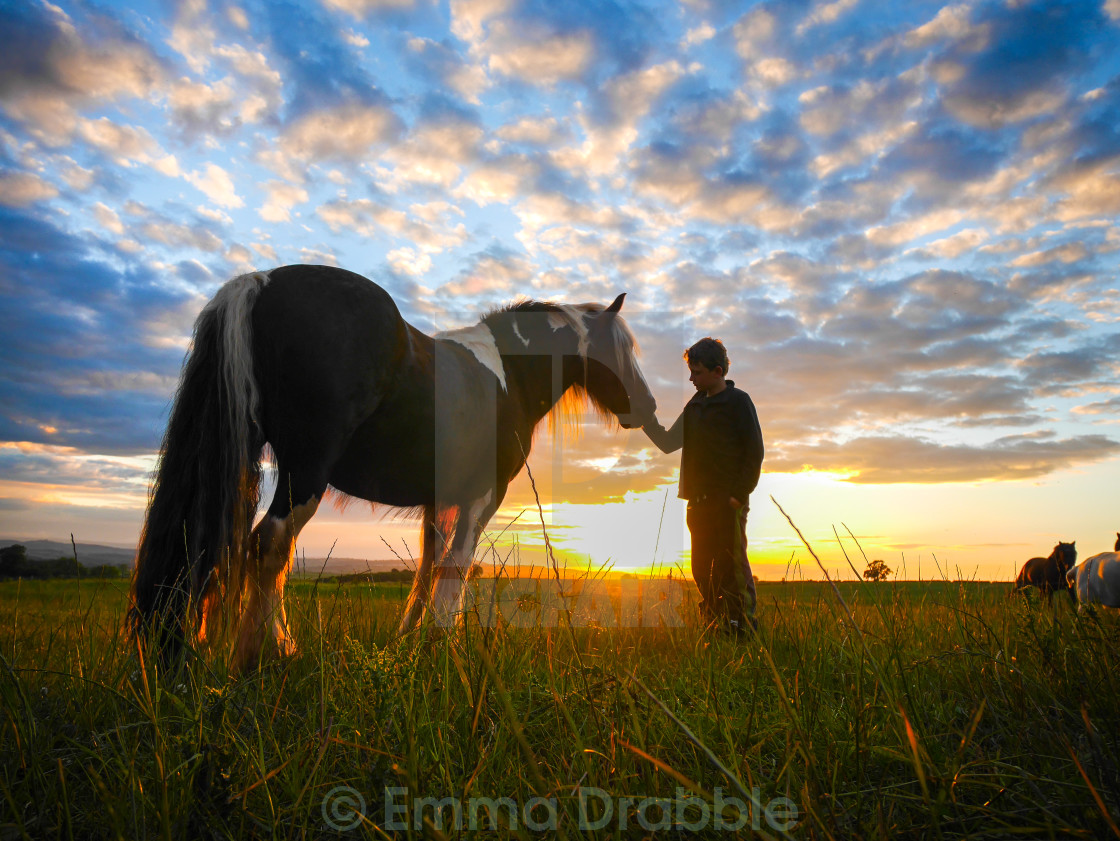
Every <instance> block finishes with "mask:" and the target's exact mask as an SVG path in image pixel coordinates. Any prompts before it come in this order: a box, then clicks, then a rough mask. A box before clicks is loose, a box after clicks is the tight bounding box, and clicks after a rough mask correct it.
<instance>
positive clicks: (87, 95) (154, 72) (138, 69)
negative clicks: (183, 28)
mask: <svg viewBox="0 0 1120 841" xmlns="http://www.w3.org/2000/svg"><path fill="white" fill-rule="evenodd" d="M0 29H2V30H3V31H4V33H5V35H6V37H5V48H4V51H3V57H2V58H0V107H2V108H3V110H4V111H5V112H6V113H7V114H8V115H9V116H10V117H12V118H14V119H16V120H18V121H20V122H21V123H23V124H25V125H26V126H27V128H28V129H29V131H31V132H32V133H33V134H34V135H35V136H37V137H38V138H40V139H41V140H43V141H44V142H45V143H48V144H50V145H53V146H58V145H62V144H63V143H65V142H66V141H67V140H68V139H69V138H70V136H71V135H72V134H73V132H74V130H75V128H76V127H77V124H78V114H79V112H80V111H81V110H82V109H84V108H86V107H90V106H93V105H94V104H96V103H98V102H111V101H114V100H118V99H132V98H145V97H147V96H148V95H149V94H150V93H151V92H152V91H154V90H156V89H158V88H159V86H160V85H161V84H162V82H163V79H164V76H165V71H164V68H163V65H162V64H161V62H160V61H159V59H158V58H157V57H156V55H155V54H154V53H153V52H152V51H151V49H149V48H148V47H147V46H146V45H145V44H143V43H141V42H139V41H138V40H136V39H135V38H134V37H132V36H131V35H130V34H128V33H127V32H126V31H125V30H124V28H123V27H122V26H121V25H120V24H119V23H118V22H117V21H116V20H114V19H113V18H111V17H109V16H108V15H106V14H89V15H88V16H87V17H86V18H85V19H84V20H81V21H78V22H75V20H74V19H73V18H71V17H70V15H68V14H67V13H66V12H64V11H63V10H62V9H60V8H58V7H57V6H51V5H47V4H43V5H40V4H38V3H9V4H4V5H3V7H2V8H0Z"/></svg>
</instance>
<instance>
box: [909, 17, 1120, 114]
mask: <svg viewBox="0 0 1120 841" xmlns="http://www.w3.org/2000/svg"><path fill="white" fill-rule="evenodd" d="M981 15H982V17H981V18H980V19H978V20H976V21H975V27H966V28H965V29H964V31H961V32H960V34H959V35H958V36H957V40H956V41H954V42H952V44H951V45H950V46H949V47H948V48H947V49H946V50H945V51H944V52H942V53H941V54H939V55H938V56H936V57H935V59H934V62H933V64H932V67H931V71H932V73H933V75H934V77H935V78H937V79H938V80H939V81H940V82H941V83H942V85H943V87H944V95H943V101H944V104H945V107H946V109H948V111H949V112H950V113H951V114H953V115H954V116H955V117H957V118H958V119H960V120H962V121H963V122H965V123H968V124H969V125H974V126H977V127H982V128H998V127H1001V126H1004V125H1007V124H1009V123H1019V122H1022V121H1023V120H1026V119H1029V118H1031V117H1037V116H1039V115H1042V114H1045V113H1048V112H1051V111H1053V110H1054V109H1055V108H1057V107H1059V106H1060V105H1061V104H1062V103H1063V102H1064V101H1065V99H1066V96H1067V94H1066V89H1065V85H1064V82H1065V81H1066V79H1068V77H1069V74H1071V73H1072V72H1074V71H1075V70H1076V69H1077V68H1078V67H1079V66H1081V65H1082V63H1083V62H1084V61H1085V59H1084V55H1085V47H1086V44H1087V42H1088V41H1089V39H1090V38H1091V35H1090V33H1091V32H1093V31H1094V30H1098V31H1099V28H1100V27H1099V22H1100V11H1099V9H1097V8H1093V7H1092V6H1091V5H1090V4H1081V5H1077V6H1067V5H1063V4H1038V5H1033V4H1032V5H1023V6H1019V7H1010V6H1006V7H996V6H990V7H985V9H984V11H983V12H981ZM946 28H950V29H952V28H953V27H946ZM959 28H960V27H956V29H959ZM978 31H982V32H984V33H989V32H990V36H989V37H987V38H986V39H984V42H983V43H977V41H976V38H975V37H974V36H975V34H976V33H977V32H978Z"/></svg>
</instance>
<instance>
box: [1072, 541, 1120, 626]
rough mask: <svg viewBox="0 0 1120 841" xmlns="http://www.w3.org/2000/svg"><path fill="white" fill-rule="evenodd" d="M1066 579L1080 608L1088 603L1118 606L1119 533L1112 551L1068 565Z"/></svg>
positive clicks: (1119, 574)
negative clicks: (1071, 565)
mask: <svg viewBox="0 0 1120 841" xmlns="http://www.w3.org/2000/svg"><path fill="white" fill-rule="evenodd" d="M1066 581H1067V582H1068V583H1069V586H1070V590H1071V592H1076V593H1077V601H1078V602H1080V603H1081V607H1082V608H1084V607H1085V606H1086V605H1090V604H1100V605H1104V606H1105V607H1120V534H1117V541H1116V548H1115V549H1114V550H1113V551H1112V552H1101V553H1100V554H1099V555H1093V556H1092V557H1089V558H1086V559H1085V560H1084V561H1082V562H1081V563H1079V564H1077V565H1076V566H1073V567H1070V569H1069V571H1068V572H1067V573H1066Z"/></svg>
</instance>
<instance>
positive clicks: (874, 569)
mask: <svg viewBox="0 0 1120 841" xmlns="http://www.w3.org/2000/svg"><path fill="white" fill-rule="evenodd" d="M890 574H891V568H890V567H889V566H887V565H886V564H885V563H883V562H882V561H879V560H875V561H868V562H867V569H865V570H864V571H863V577H864V578H866V579H867V580H868V581H885V580H886V579H887V576H889V575H890Z"/></svg>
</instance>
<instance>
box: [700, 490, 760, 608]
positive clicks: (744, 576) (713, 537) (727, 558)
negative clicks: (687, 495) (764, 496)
mask: <svg viewBox="0 0 1120 841" xmlns="http://www.w3.org/2000/svg"><path fill="white" fill-rule="evenodd" d="M687 519H688V531H689V533H690V534H691V535H692V578H693V580H694V581H695V582H696V586H697V587H698V588H699V589H700V615H701V617H702V618H703V619H704V621H705V622H711V621H713V620H717V619H718V620H721V621H727V620H731V621H734V622H736V623H737V624H738V625H739V626H740V627H745V624H746V623H748V622H751V620H752V619H753V617H754V609H755V587H754V576H753V575H751V565H750V562H749V561H748V560H747V505H743V507H742V508H740V509H739V510H738V511H736V510H735V509H734V508H732V507H731V506H730V505H729V504H728V501H727V497H718V498H713V497H705V498H703V499H699V500H690V501H689V503H688V514H687ZM752 624H753V622H752Z"/></svg>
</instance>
